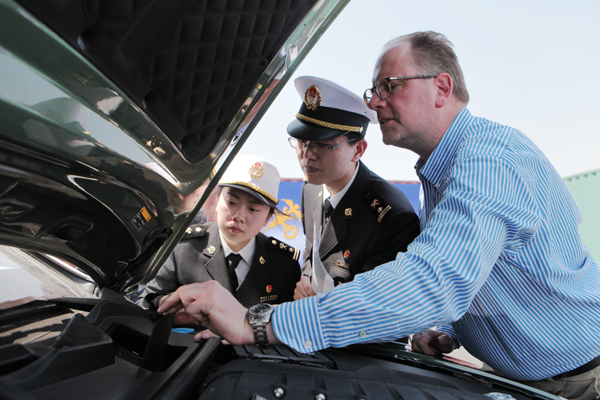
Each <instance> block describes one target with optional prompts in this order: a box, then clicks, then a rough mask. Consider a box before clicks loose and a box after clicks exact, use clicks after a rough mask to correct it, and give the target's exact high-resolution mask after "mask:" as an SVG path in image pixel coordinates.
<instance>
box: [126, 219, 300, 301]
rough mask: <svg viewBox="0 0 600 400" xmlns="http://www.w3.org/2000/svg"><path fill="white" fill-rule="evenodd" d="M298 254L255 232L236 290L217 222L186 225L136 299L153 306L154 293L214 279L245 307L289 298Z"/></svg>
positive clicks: (296, 274) (297, 270) (295, 279)
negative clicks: (249, 259) (249, 258)
mask: <svg viewBox="0 0 600 400" xmlns="http://www.w3.org/2000/svg"><path fill="white" fill-rule="evenodd" d="M298 255H299V251H298V250H297V249H294V248H293V247H289V246H288V245H286V244H285V243H283V242H280V241H279V240H277V239H275V238H273V237H267V236H266V235H264V234H263V233H262V232H261V233H259V234H258V235H257V236H256V247H255V250H254V256H253V260H252V263H251V265H250V270H249V271H248V275H247V276H246V278H245V279H244V281H243V282H242V284H241V285H240V286H239V287H238V288H237V290H236V289H235V286H234V285H233V283H232V282H231V280H230V279H229V275H228V273H227V264H226V263H227V260H226V259H225V254H224V252H223V248H222V246H221V238H220V236H219V227H218V225H217V224H216V223H210V224H207V225H198V226H196V227H194V229H188V231H187V234H186V236H184V238H183V239H182V240H181V242H180V243H179V244H178V245H177V246H176V247H175V250H174V251H173V254H171V256H170V257H169V259H168V260H167V262H166V263H165V264H164V265H163V266H162V267H161V269H160V270H159V271H158V274H157V275H156V277H155V278H154V279H153V280H152V281H150V282H148V285H147V286H146V288H145V289H144V291H143V292H142V294H141V295H140V297H139V299H138V301H137V302H138V304H140V305H142V306H145V307H155V305H154V300H155V299H156V298H157V297H159V296H162V295H165V294H169V293H171V292H174V291H175V290H176V289H177V288H178V287H179V286H182V285H187V284H190V283H196V282H206V281H209V280H216V281H218V282H219V283H220V284H221V285H223V287H224V288H226V289H227V290H229V291H230V292H231V293H233V294H234V296H235V297H236V299H238V301H239V302H240V303H242V304H243V305H244V306H245V307H250V306H253V305H255V304H258V303H271V304H279V303H282V302H285V301H291V300H293V296H294V289H295V287H296V282H298V281H299V280H300V265H299V264H298Z"/></svg>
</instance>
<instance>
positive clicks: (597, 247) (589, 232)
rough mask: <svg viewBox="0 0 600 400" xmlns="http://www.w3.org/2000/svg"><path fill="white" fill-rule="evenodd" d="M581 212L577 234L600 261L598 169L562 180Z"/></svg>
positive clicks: (599, 179)
mask: <svg viewBox="0 0 600 400" xmlns="http://www.w3.org/2000/svg"><path fill="white" fill-rule="evenodd" d="M563 179H564V181H565V183H566V184H567V187H568V188H569V190H570V191H571V194H572V195H573V198H574V199H575V202H577V205H578V206H579V210H580V211H581V218H582V222H581V224H580V225H579V234H580V235H581V238H582V240H583V244H584V245H585V246H587V248H588V249H590V252H591V253H592V256H593V257H594V259H595V260H596V261H599V260H600V207H599V206H598V199H599V198H600V169H595V170H593V171H588V172H582V173H580V174H576V175H571V176H567V177H564V178H563Z"/></svg>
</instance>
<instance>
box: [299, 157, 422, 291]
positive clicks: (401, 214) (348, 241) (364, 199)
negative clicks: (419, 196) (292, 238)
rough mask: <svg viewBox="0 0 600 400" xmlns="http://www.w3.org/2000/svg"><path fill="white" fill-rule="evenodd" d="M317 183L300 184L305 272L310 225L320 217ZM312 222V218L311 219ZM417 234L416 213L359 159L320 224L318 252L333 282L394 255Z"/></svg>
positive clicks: (308, 260) (305, 269)
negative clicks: (346, 186)
mask: <svg viewBox="0 0 600 400" xmlns="http://www.w3.org/2000/svg"><path fill="white" fill-rule="evenodd" d="M322 191H323V185H311V184H309V183H305V184H304V186H303V188H302V216H303V221H302V223H303V226H304V232H305V235H306V251H305V259H304V263H303V265H302V273H303V274H305V275H308V276H310V275H311V274H312V271H311V265H312V264H311V258H312V251H313V242H314V241H313V226H314V224H315V221H318V220H317V219H318V218H322V216H323V198H322V196H323V195H324V194H323V193H322ZM317 223H318V222H317ZM418 234H419V218H418V217H417V215H416V214H415V212H414V210H413V208H412V206H411V204H410V202H409V201H408V199H407V198H406V196H405V195H404V193H402V192H401V191H400V190H399V189H398V188H396V187H395V186H394V185H392V184H391V183H389V182H388V181H386V180H384V179H382V178H381V177H379V176H378V175H376V174H375V173H373V172H371V171H370V170H369V169H368V168H367V166H366V165H364V164H363V163H362V162H360V161H359V170H358V174H357V175H356V178H355V180H354V182H353V183H352V185H351V186H350V188H349V189H348V191H347V192H346V194H345V195H344V197H343V198H342V200H341V201H340V202H339V204H338V205H337V207H335V210H334V211H333V214H332V215H331V217H330V218H329V222H328V223H327V224H326V225H323V234H322V237H321V243H320V248H319V256H320V258H321V260H322V262H323V265H324V266H325V269H326V270H327V272H328V273H329V275H330V276H331V277H332V278H333V280H334V282H335V284H339V283H343V282H348V281H351V280H352V279H353V278H354V275H356V274H358V273H361V272H364V271H369V270H371V269H373V268H375V267H376V266H378V265H381V264H384V263H386V262H388V261H391V260H394V259H395V258H396V255H397V254H398V253H399V252H403V251H406V247H407V246H408V245H409V244H410V243H411V242H412V241H413V239H414V238H415V237H417V235H418Z"/></svg>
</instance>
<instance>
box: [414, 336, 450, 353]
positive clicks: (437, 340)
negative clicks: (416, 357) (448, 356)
mask: <svg viewBox="0 0 600 400" xmlns="http://www.w3.org/2000/svg"><path fill="white" fill-rule="evenodd" d="M411 344H412V350H413V351H416V352H418V353H423V354H427V355H429V356H440V355H441V354H442V353H450V352H452V351H453V350H454V349H455V348H456V342H455V341H454V339H453V338H451V337H450V336H448V335H447V334H445V333H444V332H438V331H432V330H427V331H425V332H421V333H417V334H416V335H414V336H413V338H412V341H411Z"/></svg>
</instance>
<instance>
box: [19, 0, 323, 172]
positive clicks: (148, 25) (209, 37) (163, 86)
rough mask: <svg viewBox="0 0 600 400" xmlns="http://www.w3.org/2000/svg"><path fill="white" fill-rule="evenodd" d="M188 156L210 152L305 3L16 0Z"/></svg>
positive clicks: (305, 0) (280, 0) (307, 2)
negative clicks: (98, 71) (90, 64)
mask: <svg viewBox="0 0 600 400" xmlns="http://www.w3.org/2000/svg"><path fill="white" fill-rule="evenodd" d="M19 3H20V4H21V5H22V6H23V7H25V8H27V9H28V10H29V11H30V12H31V13H32V14H33V15H35V16H36V17H37V18H38V19H40V20H41V21H42V22H44V23H45V24H46V25H48V27H50V28H51V29H52V30H54V31H55V32H56V33H57V34H59V35H60V36H61V37H62V38H63V39H64V40H66V41H67V42H68V43H70V44H71V45H72V46H73V47H74V48H75V49H76V50H77V51H78V52H80V53H81V54H83V55H84V56H85V57H86V58H87V59H89V60H90V61H91V62H92V63H94V64H95V65H96V67H97V68H98V69H100V70H101V71H102V73H104V74H105V75H106V76H107V77H108V78H109V79H111V80H112V81H113V82H114V83H115V84H116V85H117V86H119V88H120V89H121V90H122V91H123V92H124V93H126V94H127V95H128V96H129V97H130V99H131V100H132V101H133V102H134V103H136V104H137V105H138V106H139V107H140V108H141V109H143V110H144V111H145V112H146V113H147V114H148V115H149V116H150V117H151V118H152V119H153V120H154V122H155V123H156V124H157V125H158V126H159V127H160V128H161V129H162V130H163V132H164V133H165V134H166V135H167V136H168V137H169V138H170V139H171V140H172V141H173V142H174V143H175V144H176V145H177V146H178V147H179V148H180V150H181V152H182V153H183V155H184V156H185V157H186V159H187V160H188V161H190V162H192V163H196V162H199V161H201V160H203V159H204V158H205V157H206V156H207V155H209V154H210V152H211V150H212V149H213V147H214V146H215V144H216V143H217V141H218V139H219V137H220V135H222V134H223V132H224V131H225V129H226V128H227V126H228V125H229V124H230V122H231V121H232V119H233V118H234V116H235V115H236V113H237V112H238V110H239V109H240V108H241V107H242V105H243V104H244V102H245V101H246V99H247V98H248V96H249V94H250V92H251V90H252V89H253V86H254V85H255V84H256V82H257V81H258V78H259V77H260V76H261V75H262V74H263V72H264V71H265V70H266V68H267V66H268V65H269V63H270V62H271V61H272V60H273V58H274V57H275V56H276V54H277V52H278V51H279V49H280V48H281V47H282V46H283V45H284V44H285V41H286V39H288V37H289V36H290V34H291V33H292V32H293V31H294V29H296V27H297V26H298V24H299V22H300V21H301V19H302V18H304V17H305V15H306V14H307V13H308V12H309V11H310V9H311V7H312V6H313V5H314V1H312V0H227V1H225V0H223V1H216V0H146V1H142V0H44V1H39V0H19Z"/></svg>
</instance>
